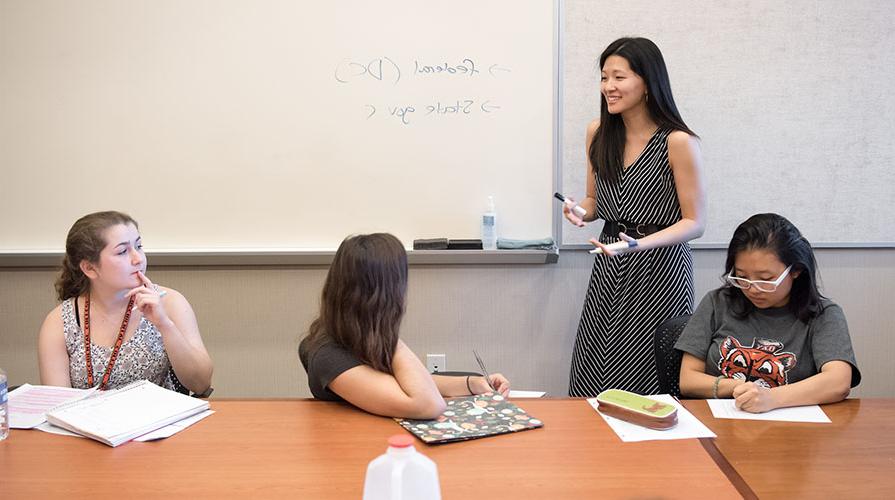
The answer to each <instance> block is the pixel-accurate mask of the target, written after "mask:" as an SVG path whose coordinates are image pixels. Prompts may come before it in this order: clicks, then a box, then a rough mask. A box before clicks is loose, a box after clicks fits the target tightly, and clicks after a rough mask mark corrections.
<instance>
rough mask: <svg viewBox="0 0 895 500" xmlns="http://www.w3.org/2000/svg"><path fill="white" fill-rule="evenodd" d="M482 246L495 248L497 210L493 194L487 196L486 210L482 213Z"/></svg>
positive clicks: (487, 248)
mask: <svg viewBox="0 0 895 500" xmlns="http://www.w3.org/2000/svg"><path fill="white" fill-rule="evenodd" d="M482 248H484V249H485V250H497V211H495V210H494V197H493V196H489V197H488V210H487V211H486V212H485V213H484V214H482Z"/></svg>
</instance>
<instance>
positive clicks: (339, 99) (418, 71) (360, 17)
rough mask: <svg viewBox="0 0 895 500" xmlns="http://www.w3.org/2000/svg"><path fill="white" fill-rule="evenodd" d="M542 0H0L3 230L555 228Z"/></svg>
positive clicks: (33, 233)
mask: <svg viewBox="0 0 895 500" xmlns="http://www.w3.org/2000/svg"><path fill="white" fill-rule="evenodd" d="M556 25H557V17H556V6H555V5H554V2H552V1H549V0H539V1H531V2H528V1H526V2H518V1H511V0H489V1H486V2H481V1H474V0H460V1H453V2H420V1H418V0H383V1H377V2H366V1H361V0H339V1H331V2H298V1H271V0H261V1H251V2H247V1H237V0H215V1H190V2H183V1H175V0H160V1H159V0H125V1H119V0H88V1H79V2H69V1H64V0H56V1H52V0H36V1H28V2H13V1H6V0H3V1H0V110H2V111H0V166H2V169H3V180H2V183H0V251H29V250H35V251H37V250H58V249H61V248H62V247H63V245H64V238H65V234H66V232H67V230H68V228H69V227H70V225H71V224H72V222H74V220H75V219H76V218H78V217H79V216H81V215H83V214H85V213H88V212H92V211H97V210H109V209H115V210H121V211H125V212H128V213H130V214H131V215H132V216H134V217H135V218H136V219H137V220H138V221H139V222H140V225H141V229H142V233H143V235H144V240H145V243H146V247H147V249H150V250H153V249H154V250H159V249H174V250H178V249H187V250H189V249H224V250H229V249H252V250H257V249H262V250H265V249H267V250H271V251H274V250H281V249H290V248H295V249H332V248H335V247H336V246H337V245H338V244H339V242H340V241H341V240H342V239H343V238H344V237H345V236H347V235H349V234H353V233H362V232H372V231H388V232H392V233H394V234H395V235H397V236H398V237H399V238H400V239H402V241H404V243H405V244H406V245H408V246H409V245H410V243H411V241H412V240H413V239H414V238H433V237H451V238H478V237H479V236H480V220H481V214H482V212H483V211H484V210H485V208H486V202H487V197H488V196H489V195H493V196H494V198H495V200H496V205H497V212H498V214H499V218H498V221H499V222H498V232H499V235H500V236H502V237H510V238H540V237H544V236H549V235H551V234H552V220H551V214H552V209H553V207H552V205H551V198H550V195H551V192H552V189H551V188H552V185H553V173H554V168H555V167H554V163H555V162H554V157H555V152H554V139H553V138H554V115H555V111H556V110H555V106H554V103H555V102H556V98H555V88H554V87H555V81H556V70H555V54H556V43H555V36H556Z"/></svg>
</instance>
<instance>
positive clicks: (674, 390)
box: [653, 314, 690, 397]
mask: <svg viewBox="0 0 895 500" xmlns="http://www.w3.org/2000/svg"><path fill="white" fill-rule="evenodd" d="M689 320H690V315H689V314H684V315H681V316H677V317H674V318H671V319H669V320H665V321H664V322H662V324H661V325H659V327H658V328H656V332H655V333H654V334H653V351H654V353H655V356H656V370H657V372H658V374H659V392H660V393H662V394H671V395H672V396H674V397H680V395H681V387H680V377H681V358H682V357H683V353H682V352H681V351H678V350H677V349H675V348H674V343H675V342H677V339H678V337H680V336H681V332H683V331H684V327H685V326H687V321H689Z"/></svg>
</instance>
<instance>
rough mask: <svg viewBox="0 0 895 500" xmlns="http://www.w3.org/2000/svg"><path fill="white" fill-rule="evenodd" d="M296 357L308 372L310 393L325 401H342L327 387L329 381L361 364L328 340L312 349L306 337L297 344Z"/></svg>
mask: <svg viewBox="0 0 895 500" xmlns="http://www.w3.org/2000/svg"><path fill="white" fill-rule="evenodd" d="M298 357H299V359H301V364H302V366H304V368H305V371H306V372H307V373H308V385H309V386H310V387H311V394H313V395H314V397H315V398H317V399H323V400H326V401H344V400H343V399H342V397H341V396H339V395H338V394H336V393H334V392H333V391H331V390H330V389H329V383H330V382H332V381H333V379H335V378H336V377H338V376H339V375H341V374H342V373H344V372H346V371H348V370H350V369H351V368H354V367H355V366H359V365H362V364H363V363H362V362H361V361H360V360H359V359H357V357H355V356H354V355H353V354H351V353H350V352H348V351H347V350H346V349H344V348H343V347H341V346H339V345H338V344H336V343H334V342H332V341H329V340H327V341H324V342H323V343H321V344H319V346H318V347H317V348H316V349H312V348H311V345H310V343H309V342H308V339H307V338H305V339H303V340H302V341H301V343H300V344H299V345H298Z"/></svg>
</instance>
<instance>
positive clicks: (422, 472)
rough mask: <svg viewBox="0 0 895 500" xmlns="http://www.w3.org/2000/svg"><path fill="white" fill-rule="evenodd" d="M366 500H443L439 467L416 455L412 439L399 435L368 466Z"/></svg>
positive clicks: (411, 437)
mask: <svg viewBox="0 0 895 500" xmlns="http://www.w3.org/2000/svg"><path fill="white" fill-rule="evenodd" d="M364 500H441V487H440V486H439V485H438V467H437V466H436V465H435V462H433V461H432V460H429V458H428V457H426V456H425V455H423V454H422V453H418V452H417V451H416V449H415V448H414V447H413V436H410V435H407V434H396V435H394V436H392V437H390V438H388V450H386V452H385V453H384V454H383V455H379V456H378V457H376V458H374V459H373V461H372V462H370V465H368V466H367V477H366V479H365V480H364Z"/></svg>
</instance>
